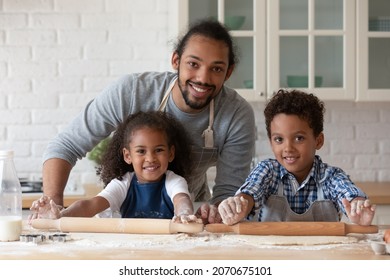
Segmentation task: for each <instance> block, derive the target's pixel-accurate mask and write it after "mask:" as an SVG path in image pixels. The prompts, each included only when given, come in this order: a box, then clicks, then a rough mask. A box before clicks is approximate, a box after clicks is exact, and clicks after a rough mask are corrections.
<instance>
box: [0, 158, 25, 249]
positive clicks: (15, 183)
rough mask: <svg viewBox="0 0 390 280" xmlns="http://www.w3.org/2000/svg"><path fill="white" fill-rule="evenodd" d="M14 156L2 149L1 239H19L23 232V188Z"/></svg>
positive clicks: (0, 175)
mask: <svg viewBox="0 0 390 280" xmlns="http://www.w3.org/2000/svg"><path fill="white" fill-rule="evenodd" d="M13 156H14V153H13V151H8V150H7V151H5V150H0V241H17V240H19V236H20V234H21V232H22V189H21V187H20V182H19V179H18V176H17V175H16V170H15V166H14V161H13Z"/></svg>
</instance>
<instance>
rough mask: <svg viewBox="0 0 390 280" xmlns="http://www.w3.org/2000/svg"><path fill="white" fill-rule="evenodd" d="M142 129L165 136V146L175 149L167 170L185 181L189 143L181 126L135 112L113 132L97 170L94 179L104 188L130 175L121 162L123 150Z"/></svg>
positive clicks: (162, 116) (165, 118)
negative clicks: (157, 131)
mask: <svg viewBox="0 0 390 280" xmlns="http://www.w3.org/2000/svg"><path fill="white" fill-rule="evenodd" d="M144 127H148V128H152V129H156V130H159V131H162V132H164V133H165V134H166V135H167V139H168V146H169V147H172V146H174V147H175V157H174V159H173V161H172V162H170V163H169V165H168V169H169V170H171V171H173V172H175V173H176V174H178V175H180V176H182V177H184V178H188V177H189V175H190V172H191V169H192V168H191V160H190V152H191V140H190V138H189V136H188V134H187V132H186V130H185V129H184V127H183V126H182V124H181V123H180V122H179V121H177V120H176V119H175V118H174V117H173V116H171V115H169V114H167V113H165V112H160V111H150V112H142V111H141V112H138V113H135V114H133V115H130V116H129V117H128V118H126V119H125V120H124V121H123V122H122V123H121V124H120V125H119V126H118V127H117V129H116V130H115V132H114V134H113V136H112V138H111V140H110V142H109V144H108V147H107V150H106V151H105V153H104V154H103V157H102V162H101V164H100V166H99V167H98V168H97V175H99V176H100V180H101V181H102V182H103V183H104V185H105V186H106V185H107V184H108V183H109V182H111V180H113V179H119V180H122V176H123V175H124V174H126V173H127V172H133V171H134V168H133V165H129V164H127V163H126V162H125V161H124V159H123V152H122V151H123V148H128V144H129V142H130V141H131V137H132V135H133V133H134V131H136V130H137V129H141V128H144Z"/></svg>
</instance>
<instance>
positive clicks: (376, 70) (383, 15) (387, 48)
mask: <svg viewBox="0 0 390 280" xmlns="http://www.w3.org/2000/svg"><path fill="white" fill-rule="evenodd" d="M357 23H358V25H357V31H358V32H357V54H358V57H357V60H356V61H357V64H358V65H357V69H358V79H357V84H358V88H357V100H359V101H390V1H388V0H359V1H357Z"/></svg>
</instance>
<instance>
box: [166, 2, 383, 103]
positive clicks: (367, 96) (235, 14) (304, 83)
mask: <svg viewBox="0 0 390 280" xmlns="http://www.w3.org/2000/svg"><path fill="white" fill-rule="evenodd" d="M172 1H173V2H175V3H174V5H175V8H174V10H175V9H176V16H173V18H174V19H176V22H175V23H173V25H174V26H175V24H176V26H177V29H178V30H180V31H183V30H185V29H186V28H187V27H188V25H189V24H190V23H193V22H194V21H196V20H198V19H200V18H205V17H213V18H216V19H218V20H219V21H221V22H223V23H225V24H226V25H227V26H228V27H229V28H230V29H231V34H232V36H233V38H234V39H235V41H236V42H237V43H236V44H237V46H238V50H239V55H240V58H241V60H240V62H239V64H238V66H237V68H236V71H235V72H234V74H233V75H232V77H231V79H230V80H229V81H228V82H227V84H228V85H229V86H232V87H234V88H236V89H237V90H238V92H239V93H240V94H242V95H243V96H244V97H245V98H246V99H247V100H249V101H258V100H266V99H267V98H269V97H271V96H272V94H273V93H274V92H276V91H277V90H278V89H279V88H299V89H303V90H305V91H309V92H313V93H315V94H316V95H318V96H319V97H320V98H321V99H323V100H355V101H370V100H377V101H378V100H380V101H390V91H389V89H390V79H389V77H390V51H389V49H390V1H388V0H359V1H357V0H257V1H256V0H180V1H174V0H172ZM171 18H172V17H171Z"/></svg>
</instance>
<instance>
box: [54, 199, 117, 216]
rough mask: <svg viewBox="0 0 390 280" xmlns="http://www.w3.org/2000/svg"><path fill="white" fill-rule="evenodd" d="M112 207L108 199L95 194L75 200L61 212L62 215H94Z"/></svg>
mask: <svg viewBox="0 0 390 280" xmlns="http://www.w3.org/2000/svg"><path fill="white" fill-rule="evenodd" d="M108 207H110V203H109V202H108V200H107V199H105V198H104V197H101V196H95V197H92V198H90V199H82V200H77V201H75V202H73V203H72V204H71V205H70V206H69V207H68V208H66V209H63V210H62V211H61V212H60V217H93V216H95V215H96V214H98V213H100V212H102V211H104V210H106V209H107V208H108Z"/></svg>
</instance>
